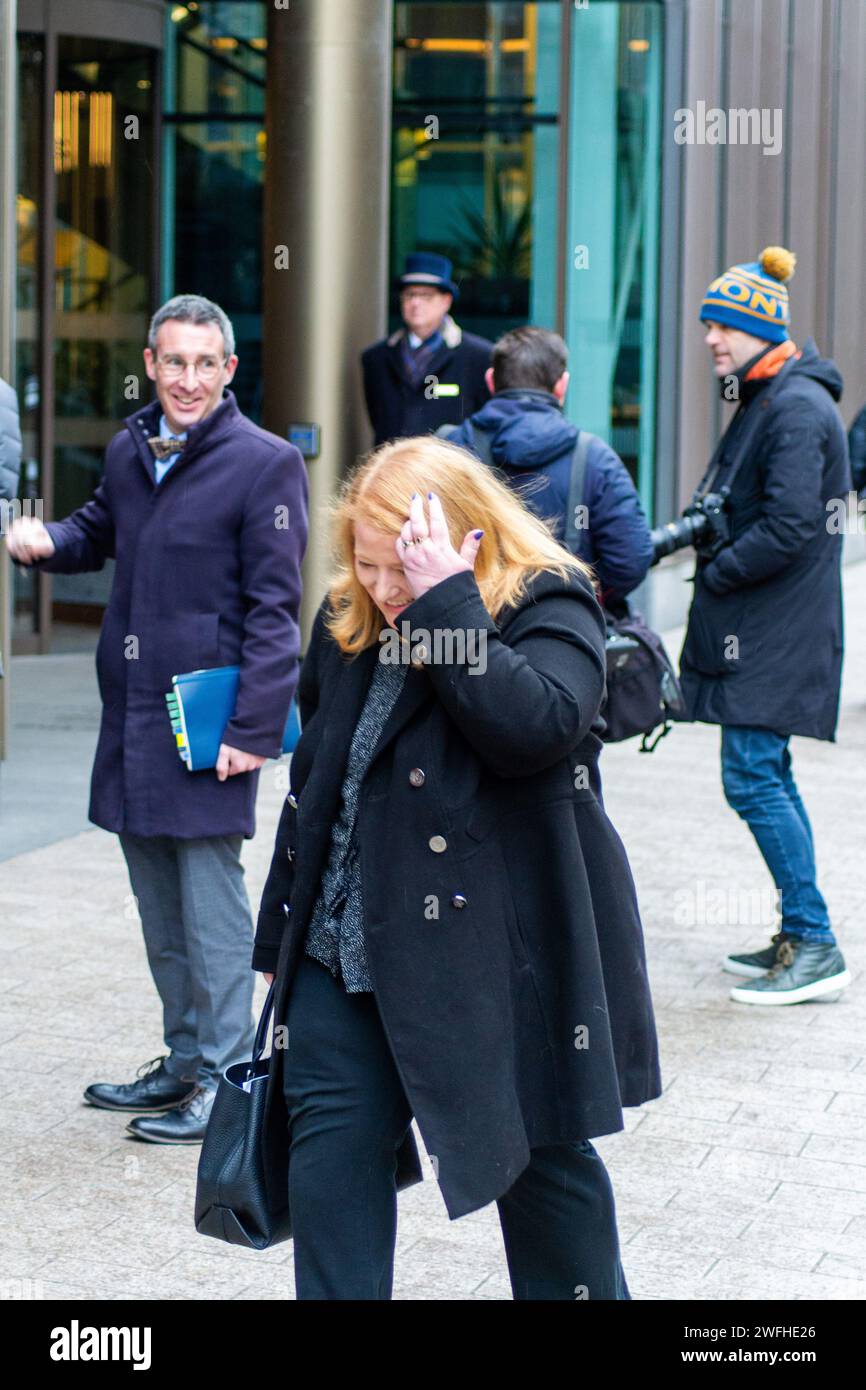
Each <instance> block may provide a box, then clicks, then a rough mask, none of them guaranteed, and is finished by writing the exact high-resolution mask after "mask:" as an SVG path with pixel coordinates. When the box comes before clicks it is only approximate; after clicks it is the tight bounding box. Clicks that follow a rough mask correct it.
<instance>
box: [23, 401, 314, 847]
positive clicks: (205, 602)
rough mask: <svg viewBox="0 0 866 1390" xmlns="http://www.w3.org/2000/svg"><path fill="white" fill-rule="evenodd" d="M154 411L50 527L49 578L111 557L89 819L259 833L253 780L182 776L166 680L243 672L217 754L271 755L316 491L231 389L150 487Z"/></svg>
mask: <svg viewBox="0 0 866 1390" xmlns="http://www.w3.org/2000/svg"><path fill="white" fill-rule="evenodd" d="M160 414H161V410H160V406H159V404H158V402H154V403H153V404H152V405H148V406H145V407H144V409H142V410H139V411H137V412H136V413H135V414H134V415H131V416H130V417H129V419H128V420H127V421H126V422H125V427H124V428H123V429H122V430H121V431H120V433H119V434H116V435H115V436H114V438H113V439H112V441H111V443H110V444H109V446H108V449H107V451H106V456H105V474H104V477H103V479H102V481H101V482H100V484H99V486H98V487H97V489H96V491H95V493H94V495H93V497H92V499H91V500H90V501H89V502H87V503H86V504H85V506H83V507H80V508H79V509H78V511H76V512H73V514H72V515H71V516H69V517H67V518H66V520H65V521H55V522H50V523H49V524H48V530H49V532H50V533H51V538H52V540H53V541H54V544H55V546H56V547H57V549H56V552H55V554H54V555H52V557H51V558H50V559H49V560H44V561H42V562H41V564H40V568H41V569H45V570H53V571H56V572H58V573H61V574H77V573H80V572H81V571H83V570H98V569H101V568H102V567H103V565H104V564H105V561H106V559H107V558H108V557H110V556H111V557H115V558H116V562H117V564H116V569H115V574H114V582H113V585H112V589H111V597H110V598H109V601H108V607H107V608H106V611H105V618H104V620H103V623H102V632H101V634H100V638H99V646H98V648H97V652H96V670H97V676H98V679H99V692H100V695H101V697H102V724H101V728H100V733H99V743H98V745H97V749H96V759H95V762H94V766H93V779H92V783H91V795H90V811H89V815H90V819H91V820H92V821H94V822H95V824H96V825H100V826H102V827H103V829H105V830H112V831H121V830H123V831H128V832H129V833H131V834H133V835H172V836H176V837H178V838H180V839H194V838H198V837H199V836H205V835H238V834H243V835H245V836H246V837H247V838H250V837H251V836H252V835H253V834H254V832H255V799H256V789H257V783H258V773H257V772H247V773H242V774H239V775H237V776H234V777H229V778H227V779H226V781H225V782H220V781H219V780H218V779H217V776H216V773H215V772H213V771H202V772H187V770H186V768H185V766H184V765H183V763H182V762H181V760H180V758H179V757H178V755H177V751H176V748H175V742H174V735H173V734H172V731H171V725H170V723H169V718H168V714H167V711H166V705H165V693H166V691H168V690H170V688H171V678H172V676H174V675H179V674H181V673H182V672H184V671H193V670H196V669H197V668H199V667H207V666H227V665H237V664H239V665H240V668H241V679H240V689H239V692H238V700H237V706H236V709H235V713H234V716H233V718H232V719H231V720H230V722H229V723H228V724H227V725H226V728H225V732H224V734H223V742H225V743H228V744H231V745H232V746H233V747H235V748H240V749H242V750H243V751H245V752H248V753H259V754H264V755H265V756H267V757H276V756H278V755H279V752H280V745H281V738H282V732H283V728H284V726H285V722H286V716H287V714H288V710H289V705H290V704H291V701H292V697H293V695H294V693H295V687H296V685H297V680H298V656H299V651H300V629H299V626H298V610H299V605H300V595H301V574H300V567H301V560H302V559H303V556H304V551H305V550H306V545H307V503H308V480H307V471H306V468H305V465H304V461H303V459H302V457H301V455H300V453H299V452H298V450H297V449H296V448H294V446H293V445H291V444H288V443H287V442H286V441H285V440H284V439H280V438H278V436H277V435H274V434H269V433H268V432H267V431H266V430H263V429H260V428H259V427H258V426H257V425H255V424H253V422H252V421H251V420H248V419H247V418H246V416H244V415H242V414H241V411H240V410H239V409H238V405H237V401H236V400H235V397H234V394H233V393H232V392H231V391H228V390H227V391H226V392H225V395H224V397H223V400H222V401H221V403H220V404H219V405H218V406H217V408H216V410H215V411H213V413H212V414H211V415H208V416H207V418H206V419H205V420H203V421H202V423H201V424H200V425H195V426H193V428H192V429H191V430H190V431H189V435H188V441H187V447H186V449H185V451H184V453H183V454H181V456H180V458H179V459H177V460H176V461H175V463H174V464H173V465H172V467H171V468H170V469H169V471H168V472H167V473H166V475H165V477H164V478H163V481H162V482H161V483H160V484H159V485H157V484H156V481H155V475H154V468H153V456H152V454H151V452H150V449H149V448H148V447H147V443H146V440H147V437H148V435H153V434H157V433H158V431H159V418H160Z"/></svg>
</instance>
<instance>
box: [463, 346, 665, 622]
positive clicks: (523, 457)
mask: <svg viewBox="0 0 866 1390" xmlns="http://www.w3.org/2000/svg"><path fill="white" fill-rule="evenodd" d="M567 364H568V349H567V347H566V345H565V343H564V342H563V340H562V338H560V337H559V335H558V334H557V333H551V332H550V331H549V330H548V329H546V328H532V327H525V328H514V329H512V330H511V331H510V332H509V333H506V334H504V336H503V337H501V338H500V339H499V341H498V342H497V343H496V344H495V345H494V348H493V362H492V366H491V367H490V368H488V371H487V376H486V381H487V385H488V387H489V389H490V392H491V397H492V398H491V399H490V400H489V401H488V402H487V403H486V404H485V405H483V406H482V408H481V409H480V410H479V411H477V412H476V413H475V414H474V415H472V416H471V417H470V418H469V419H467V420H465V421H464V422H463V424H462V425H458V426H456V427H444V428H443V429H441V430H439V431H438V433H439V434H440V435H442V436H443V437H444V438H447V439H449V440H450V441H451V442H452V443H454V444H459V445H461V446H462V447H463V448H465V449H469V450H471V451H472V452H473V453H475V454H477V455H478V457H479V458H481V459H483V461H484V462H485V463H487V464H489V465H491V466H492V467H494V468H496V469H497V470H498V471H499V473H500V475H501V476H502V477H503V478H504V479H505V481H506V482H507V483H508V484H509V485H510V486H511V487H513V488H514V489H515V490H516V491H517V492H518V493H519V495H520V497H521V499H522V500H523V501H524V502H525V503H526V505H527V506H528V507H529V508H530V509H531V510H532V511H533V512H535V513H536V514H537V515H538V516H540V517H542V518H543V519H544V520H547V521H549V522H551V523H552V529H553V530H554V534H555V535H556V537H557V539H558V540H560V541H562V542H563V543H564V544H566V545H568V546H569V548H570V549H573V550H574V552H575V553H576V554H577V555H579V556H580V558H581V559H582V560H586V561H587V562H588V563H589V564H591V565H592V566H593V568H594V569H595V572H596V575H597V577H598V581H599V587H600V599H601V602H602V604H603V605H604V607H605V608H606V609H607V610H608V612H610V613H612V614H613V615H615V616H617V617H620V616H623V615H624V614H625V613H627V611H628V605H627V604H626V601H625V600H626V596H627V595H628V594H630V593H631V592H632V590H633V589H636V588H637V586H638V584H640V582H641V580H642V579H643V577H644V575H645V574H646V572H647V570H648V569H649V566H650V563H651V561H652V558H653V546H652V541H651V539H650V530H649V526H648V524H647V519H646V516H645V515H644V511H643V508H642V507H641V504H640V499H639V497H638V495H637V490H636V488H635V486H634V483H633V482H632V480H631V477H630V476H629V473H628V471H627V469H626V467H625V464H624V463H623V462H622V460H621V459H620V457H619V455H618V454H616V453H615V452H614V450H613V449H611V447H610V445H608V444H605V443H604V441H603V440H601V439H599V438H597V436H595V435H587V434H583V433H581V432H579V431H578V429H577V426H575V425H573V424H571V422H570V421H569V420H567V419H566V418H565V417H564V415H563V411H562V406H563V402H564V400H565V393H566V391H567V390H568V381H569V374H568V370H567ZM579 436H580V437H579ZM576 474H577V475H579V476H577V477H576V476H575V475H576Z"/></svg>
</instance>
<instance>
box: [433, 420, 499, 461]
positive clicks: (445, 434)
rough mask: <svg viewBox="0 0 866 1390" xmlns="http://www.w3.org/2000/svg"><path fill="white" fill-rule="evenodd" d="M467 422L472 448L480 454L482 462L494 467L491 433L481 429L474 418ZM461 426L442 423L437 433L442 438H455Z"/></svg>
mask: <svg viewBox="0 0 866 1390" xmlns="http://www.w3.org/2000/svg"><path fill="white" fill-rule="evenodd" d="M466 424H467V425H468V426H469V436H470V448H471V449H472V450H473V451H474V452H475V453H476V454H477V455H478V457H479V458H480V460H481V462H482V463H486V464H487V467H488V468H492V467H493V466H494V465H493V451H492V447H491V438H490V435H489V434H488V433H487V431H486V430H482V429H479V428H478V426H477V425H476V424H475V423H474V422H473V421H472V420H467V421H466ZM460 428H461V427H460V425H440V426H439V428H438V430H437V431H436V434H437V435H438V437H439V438H440V439H453V438H454V436H455V434H456V433H457V431H458V430H459V429H460Z"/></svg>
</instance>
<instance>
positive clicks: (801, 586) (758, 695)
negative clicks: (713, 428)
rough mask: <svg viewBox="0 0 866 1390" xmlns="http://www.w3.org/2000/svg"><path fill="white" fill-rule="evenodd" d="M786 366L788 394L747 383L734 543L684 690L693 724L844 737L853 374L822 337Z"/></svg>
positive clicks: (703, 566)
mask: <svg viewBox="0 0 866 1390" xmlns="http://www.w3.org/2000/svg"><path fill="white" fill-rule="evenodd" d="M783 370H784V372H785V375H784V379H782V380H780V381H779V383H778V388H777V389H776V390H773V384H774V380H775V379H774V378H769V379H766V380H761V381H754V382H746V383H745V384H744V386H743V388H742V398H741V403H740V408H739V410H738V412H737V414H736V415H735V416H734V419H733V420H732V421H731V424H730V426H729V428H728V431H727V433H726V435H725V439H724V441H723V446H722V451H721V454H722V458H723V459H725V460H728V461H729V460H730V458H731V456H732V455H733V453H734V452H735V451H736V449H737V441H738V439H742V438H743V437H744V436H743V435H742V434H741V433H740V432H741V431H745V430H748V431H750V438H749V445H748V450H747V454H746V456H745V458H744V462H743V463H742V465H741V466H740V468H739V471H738V473H737V474H736V478H735V480H734V483H733V489H732V492H731V497H730V514H731V524H732V536H733V543H732V544H731V545H729V546H726V547H725V549H724V550H722V551H721V552H720V553H719V554H718V555H717V556H716V557H715V558H714V559H713V560H711V561H710V562H709V563H705V562H701V561H698V566H697V570H696V572H695V579H694V583H695V592H694V597H693V600H692V606H691V610H690V612H689V621H688V628H687V630H686V637H685V642H684V644H683V650H682V655H681V658H680V666H681V676H682V688H683V694H684V696H685V699H686V703H687V706H688V714H689V718H691V719H695V720H700V721H702V722H703V723H707V724H745V725H752V726H754V727H756V728H761V729H772V730H774V731H775V732H776V733H779V734H803V735H806V736H807V737H809V738H820V739H828V740H830V741H833V740H834V739H835V730H836V722H837V718H838V710H839V692H840V685H841V677H842V651H843V640H842V636H843V634H842V579H841V563H842V549H843V544H844V535H843V533H842V530H841V529H840V528H839V527H838V526H837V525H834V524H833V520H834V511H833V508H832V499H834V498H841V499H844V498H845V497H846V495H847V493H848V490H849V488H850V486H851V480H850V470H849V465H848V445H847V440H846V437H845V429H844V426H843V424H842V419H841V416H840V414H839V411H838V409H837V407H836V404H835V402H836V401H838V400H839V398H840V396H841V394H842V378H841V377H840V375H839V372H838V370H837V369H836V367H835V365H834V363H832V362H830V361H825V360H823V359H821V358H820V357H819V356H818V351H817V349H816V347H815V344H814V342H813V341H812V339H811V338H810V339H809V340H808V341H807V343H806V345H805V347H804V348H803V352H802V356H801V357H800V359H799V360H792V361H791V362H790V363H789V364H786V367H785V369H783ZM771 393H772V394H771ZM755 411H758V412H760V414H759V415H758V416H757V417H756V416H755V415H754V412H755ZM753 428H754V433H751V431H752V429H753ZM724 466H727V463H726V464H725V465H724ZM722 481H724V467H723V468H722V470H721V472H720V475H719V482H720V483H721V482H722ZM828 503H830V508H829V509H828ZM732 639H736V641H735V642H734V641H732Z"/></svg>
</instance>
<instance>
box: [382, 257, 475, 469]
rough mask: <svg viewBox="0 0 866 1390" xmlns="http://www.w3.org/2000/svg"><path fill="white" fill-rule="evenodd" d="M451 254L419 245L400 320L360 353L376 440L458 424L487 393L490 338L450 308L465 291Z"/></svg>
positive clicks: (403, 279)
mask: <svg viewBox="0 0 866 1390" xmlns="http://www.w3.org/2000/svg"><path fill="white" fill-rule="evenodd" d="M451 274H452V269H451V262H450V261H449V260H448V258H447V256H437V255H434V254H433V253H432V252H427V251H415V252H413V253H412V255H410V256H407V257H406V265H405V269H404V272H403V274H402V275H401V276H400V277H399V279H398V282H397V284H398V288H399V290H400V313H401V315H402V318H403V325H404V326H403V327H402V328H399V329H398V330H397V332H396V333H392V335H391V337H390V338H383V339H382V340H381V342H378V343H373V345H372V346H371V347H368V348H365V350H364V352H362V354H361V367H362V370H363V374H364V396H365V399H366V402H367V413H368V414H369V416H370V423H371V425H372V426H373V430H374V432H375V436H376V444H377V445H378V444H384V443H385V442H386V441H387V440H389V439H400V438H402V437H403V436H405V435H414V434H428V433H435V431H436V430H438V429H439V427H440V426H441V425H459V424H461V423H462V422H463V420H464V419H466V418H468V416H470V415H472V414H474V412H475V411H476V410H480V409H481V407H482V406H483V405H484V403H485V402H486V401H488V400H489V399H490V392H489V391H488V389H487V384H486V382H485V380H484V375H485V372H486V371H487V368H488V367H489V366H490V361H491V353H492V351H493V344H492V343H491V342H488V340H487V339H486V338H478V337H476V336H475V334H474V333H464V331H463V329H462V328H460V327H459V326H458V325H457V324H456V323H455V322H454V320H453V318H452V317H451V315H450V313H449V312H448V311H449V309H450V308H451V305H452V303H453V302H454V300H455V299H457V297H458V295H459V293H460V291H459V290H458V288H457V286H456V285H455V284H454V281H453V280H452V278H451Z"/></svg>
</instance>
